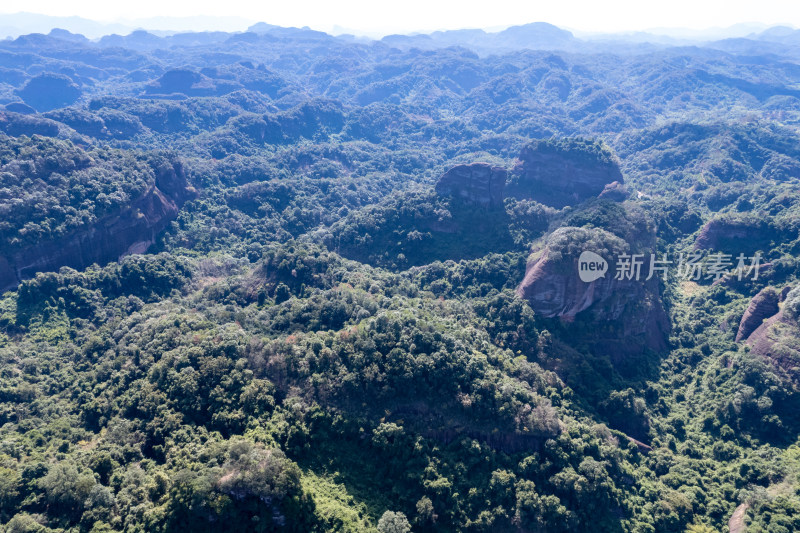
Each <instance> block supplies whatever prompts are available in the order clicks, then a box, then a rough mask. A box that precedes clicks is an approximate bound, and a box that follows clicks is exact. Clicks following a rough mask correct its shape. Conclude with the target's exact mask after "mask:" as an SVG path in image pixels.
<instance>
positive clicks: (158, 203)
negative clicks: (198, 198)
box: [0, 158, 196, 291]
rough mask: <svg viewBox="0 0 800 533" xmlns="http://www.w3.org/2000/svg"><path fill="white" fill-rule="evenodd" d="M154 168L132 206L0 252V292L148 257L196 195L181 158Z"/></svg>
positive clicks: (164, 160)
mask: <svg viewBox="0 0 800 533" xmlns="http://www.w3.org/2000/svg"><path fill="white" fill-rule="evenodd" d="M152 165H153V176H154V179H153V180H152V183H150V184H149V187H148V188H147V189H146V190H145V192H144V193H143V194H142V195H140V196H139V197H138V198H135V199H133V200H132V201H131V202H130V203H129V204H128V206H127V207H124V208H122V209H120V210H118V211H116V212H114V213H110V214H107V215H105V216H103V217H102V218H99V219H98V220H96V221H95V222H93V223H91V224H89V225H87V226H85V227H83V228H80V229H77V230H75V231H73V232H71V233H69V234H68V235H65V236H63V237H61V238H58V239H50V240H41V241H39V242H37V243H35V244H30V245H27V246H22V247H17V248H13V247H7V248H6V249H5V250H2V251H0V291H5V290H9V289H13V288H15V287H16V286H17V285H18V284H19V283H20V282H21V281H22V280H25V279H28V278H31V277H33V276H34V275H35V274H36V273H37V272H43V271H55V270H58V269H60V268H61V267H64V266H68V267H72V268H75V269H83V268H86V267H87V266H89V265H91V264H93V263H98V264H101V265H102V264H105V263H108V262H110V261H116V260H118V259H119V258H121V257H123V256H125V255H129V254H134V253H144V252H146V251H147V249H148V248H149V247H150V246H151V245H152V244H153V243H154V242H155V239H156V237H157V236H158V234H159V233H160V232H161V231H163V230H164V229H165V228H166V227H167V225H168V224H169V223H170V221H172V220H173V219H174V218H175V217H176V216H177V215H178V211H179V209H180V207H181V206H182V205H183V203H184V202H185V201H186V200H188V199H190V198H192V197H194V196H195V194H196V193H195V190H194V189H193V188H192V187H191V186H189V184H188V182H187V179H186V173H185V170H184V165H183V164H182V163H181V161H179V160H178V159H176V158H158V159H155V160H153V162H152Z"/></svg>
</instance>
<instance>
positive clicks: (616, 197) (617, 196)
mask: <svg viewBox="0 0 800 533" xmlns="http://www.w3.org/2000/svg"><path fill="white" fill-rule="evenodd" d="M628 195H629V193H628V188H627V187H626V186H625V185H623V184H622V183H620V182H618V181H615V182H612V183H609V184H608V185H606V186H605V187H604V188H603V191H602V192H601V193H600V198H604V199H606V200H611V201H612V202H622V201H625V200H626V199H627V198H628Z"/></svg>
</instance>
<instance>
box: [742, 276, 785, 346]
mask: <svg viewBox="0 0 800 533" xmlns="http://www.w3.org/2000/svg"><path fill="white" fill-rule="evenodd" d="M779 300H780V294H779V293H778V291H776V290H775V289H774V288H773V287H764V288H763V289H762V290H761V292H759V293H758V294H756V295H755V296H754V297H753V299H752V300H750V305H748V306H747V310H746V311H745V312H744V315H743V316H742V320H741V322H740V323H739V331H738V332H737V333H736V342H740V341H743V340H746V339H747V338H748V337H750V334H751V333H753V332H754V331H755V330H756V329H757V328H758V326H760V325H761V323H762V322H763V321H764V320H766V319H768V318H770V317H772V316H774V315H775V314H777V313H778V310H779V309H778V301H779Z"/></svg>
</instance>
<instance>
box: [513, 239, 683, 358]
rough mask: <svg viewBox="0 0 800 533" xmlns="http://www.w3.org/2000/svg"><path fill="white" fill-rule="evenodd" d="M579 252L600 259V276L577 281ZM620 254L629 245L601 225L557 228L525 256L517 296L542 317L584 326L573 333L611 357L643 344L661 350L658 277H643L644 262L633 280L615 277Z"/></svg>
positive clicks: (663, 324) (664, 329)
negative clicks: (528, 255)
mask: <svg viewBox="0 0 800 533" xmlns="http://www.w3.org/2000/svg"><path fill="white" fill-rule="evenodd" d="M583 251H592V252H594V253H596V254H597V255H599V256H600V257H602V258H603V259H605V260H606V262H607V266H606V267H605V269H604V271H605V274H604V275H603V276H600V277H598V278H597V279H594V280H591V281H588V282H586V281H582V279H581V277H580V276H579V257H580V253H581V252H583ZM625 253H631V244H630V243H628V242H626V241H624V240H623V239H621V238H619V237H617V236H615V235H612V234H610V233H609V232H607V231H605V230H602V229H587V228H569V227H566V228H560V229H558V230H556V231H555V232H553V233H552V234H551V235H550V237H549V238H548V241H547V244H546V245H545V246H544V248H542V249H541V250H539V251H538V252H537V253H535V254H534V255H533V256H532V257H531V260H530V261H529V263H528V267H527V269H526V273H525V278H524V279H523V281H522V283H521V284H520V286H519V287H518V288H517V296H519V297H520V298H523V299H525V300H527V301H528V303H529V304H530V306H531V308H532V309H533V310H534V311H535V312H536V313H537V314H539V315H541V316H543V317H547V318H560V319H561V320H562V321H564V322H567V323H571V322H581V323H583V324H584V326H588V327H580V328H576V333H575V334H576V336H583V338H581V339H580V340H581V341H583V342H586V343H587V344H588V345H590V346H592V348H593V350H595V351H598V352H603V353H607V354H609V355H611V356H612V359H615V358H617V359H616V360H617V361H619V360H621V359H622V358H624V357H626V356H630V355H635V354H639V353H642V352H643V351H644V350H645V349H650V350H653V351H656V352H661V351H664V350H665V349H666V340H665V339H666V336H667V333H668V331H669V322H668V320H667V316H666V313H665V312H664V309H663V306H662V303H661V299H660V297H659V292H658V279H657V277H653V278H651V279H650V280H646V279H645V278H646V277H647V275H648V265H647V264H643V265H642V266H641V276H640V277H639V279H636V278H635V277H633V279H616V278H617V276H616V272H617V258H618V257H619V255H620V254H625Z"/></svg>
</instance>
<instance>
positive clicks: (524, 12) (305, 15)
mask: <svg viewBox="0 0 800 533" xmlns="http://www.w3.org/2000/svg"><path fill="white" fill-rule="evenodd" d="M19 11H26V12H33V13H42V14H47V15H59V16H67V15H78V16H81V17H86V18H90V19H94V20H101V21H115V20H120V19H128V20H130V19H139V18H147V17H154V16H178V17H183V16H191V15H212V16H236V17H242V18H245V19H249V20H251V21H265V22H269V23H271V24H278V25H281V26H311V27H312V28H316V29H322V30H329V29H330V28H332V27H333V26H334V25H338V26H342V27H346V28H352V29H357V30H360V31H364V32H379V33H387V32H392V31H404V32H408V31H420V30H425V31H429V30H435V29H456V28H467V27H469V28H476V27H478V28H492V27H495V28H496V27H504V26H509V25H514V24H523V23H526V22H535V21H545V22H550V23H552V24H556V25H558V26H561V27H566V28H570V29H574V30H581V31H602V32H610V31H626V30H643V29H647V28H653V27H683V28H692V29H701V28H710V27H724V26H730V25H733V24H736V23H740V22H761V23H766V24H779V23H783V24H790V25H794V26H795V27H800V1H798V0H758V1H753V0H725V1H723V0H711V1H707V0H672V1H670V2H665V1H659V2H648V1H646V0H591V1H584V0H546V1H540V0H479V1H475V0H462V1H457V2H456V1H436V0H395V1H394V2H381V1H380V0H328V1H325V0H282V1H274V0H266V1H261V2H257V1H253V0H224V1H220V0H191V1H188V0H178V1H175V0H173V1H165V0H136V1H132V2H115V1H113V0H70V1H64V0H2V4H0V13H15V12H19Z"/></svg>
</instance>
